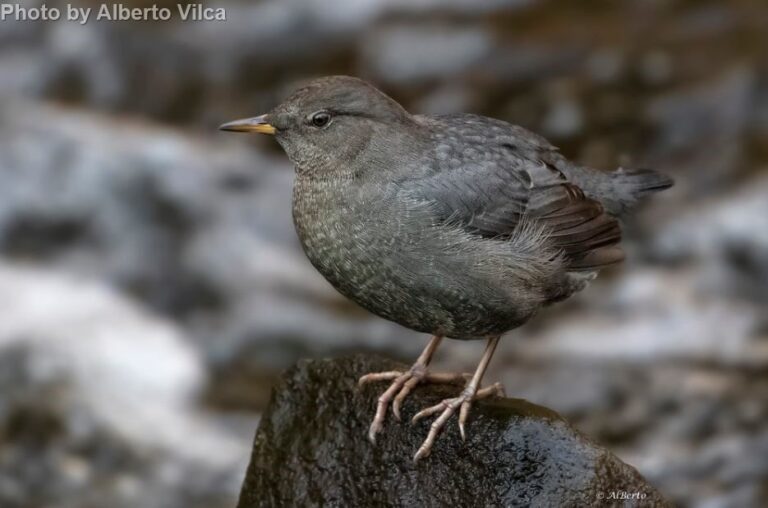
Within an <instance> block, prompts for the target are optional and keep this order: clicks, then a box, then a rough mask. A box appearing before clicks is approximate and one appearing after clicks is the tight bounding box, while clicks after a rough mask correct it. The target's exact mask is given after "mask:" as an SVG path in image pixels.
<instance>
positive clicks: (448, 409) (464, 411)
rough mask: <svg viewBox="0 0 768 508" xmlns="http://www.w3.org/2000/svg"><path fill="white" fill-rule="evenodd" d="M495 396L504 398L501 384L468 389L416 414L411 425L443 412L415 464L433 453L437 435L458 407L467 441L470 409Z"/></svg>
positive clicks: (430, 428) (433, 423)
mask: <svg viewBox="0 0 768 508" xmlns="http://www.w3.org/2000/svg"><path fill="white" fill-rule="evenodd" d="M493 395H496V396H499V397H503V396H504V388H503V387H502V386H501V383H494V384H493V385H491V386H488V387H486V388H482V389H480V390H477V389H472V388H471V387H467V388H466V389H465V390H464V391H463V392H461V394H460V395H459V396H458V397H454V398H452V399H444V400H442V401H440V402H439V403H437V404H435V405H434V406H431V407H428V408H426V409H423V410H421V411H419V412H418V413H416V414H415V415H414V417H413V418H412V419H411V423H415V422H417V421H419V420H421V419H422V418H425V417H427V416H431V415H433V414H435V413H438V412H440V411H441V410H442V413H441V414H440V416H438V417H437V418H436V419H435V421H433V422H432V425H430V426H429V434H427V438H426V439H425V440H424V442H423V443H422V444H421V446H420V447H419V449H418V450H417V451H416V454H415V455H414V456H413V460H414V462H417V461H418V460H419V459H422V458H424V457H426V456H428V455H429V453H430V452H431V451H432V445H434V443H435V439H437V435H438V434H439V433H440V431H441V430H442V429H443V427H445V423H446V422H447V421H448V419H449V418H450V417H451V415H453V413H455V412H456V408H457V407H460V409H459V433H460V434H461V439H462V441H466V438H467V434H466V422H467V417H468V416H469V409H470V408H471V407H472V402H474V401H476V400H480V399H484V398H487V397H491V396H493Z"/></svg>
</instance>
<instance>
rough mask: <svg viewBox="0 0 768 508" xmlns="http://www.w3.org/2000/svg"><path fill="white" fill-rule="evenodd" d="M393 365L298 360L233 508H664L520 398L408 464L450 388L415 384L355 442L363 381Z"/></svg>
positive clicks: (371, 390)
mask: <svg viewBox="0 0 768 508" xmlns="http://www.w3.org/2000/svg"><path fill="white" fill-rule="evenodd" d="M402 367H403V366H401V365H399V364H396V363H394V362H392V361H389V360H385V359H381V358H375V357H368V356H355V357H349V358H341V359H334V360H314V361H302V362H300V363H299V364H298V365H297V366H295V367H293V368H292V369H290V370H289V371H288V372H286V373H285V375H284V376H283V377H282V379H281V381H280V382H279V384H278V385H277V386H276V387H275V389H274V391H273V394H272V400H271V402H270V406H269V408H268V410H267V412H266V413H265V414H264V417H263V419H262V421H261V425H260V427H259V430H258V432H257V434H256V439H255V442H254V447H253V455H252V457H251V463H250V466H249V468H248V472H247V475H246V478H245V483H244V485H243V489H242V492H241V496H240V503H239V508H251V507H261V506H446V505H454V506H462V507H463V506H547V507H551V506H594V505H621V506H668V503H667V502H666V501H665V500H664V499H663V498H662V497H661V495H660V494H659V493H658V491H656V489H654V488H653V487H651V486H650V485H649V484H648V483H647V482H646V480H645V479H644V478H643V477H642V476H640V474H639V473H638V472H637V471H636V470H635V469H634V468H632V467H631V466H628V465H627V464H625V463H623V462H622V461H621V460H619V459H618V458H617V457H616V456H615V455H613V454H611V453H610V452H609V451H607V450H605V449H604V448H602V447H600V446H597V445H595V444H594V443H592V442H590V441H589V440H588V439H586V438H585V437H584V436H582V435H581V434H579V433H578V432H577V431H576V430H575V429H573V427H571V426H570V425H569V424H568V423H567V422H566V421H565V420H564V419H563V418H562V417H561V416H559V415H558V414H557V413H555V412H553V411H551V410H549V409H547V408H544V407H541V406H536V405H534V404H531V403H529V402H526V401H524V400H521V399H495V400H487V401H480V402H478V403H476V405H475V407H474V410H473V413H472V414H471V416H470V421H469V426H468V431H469V436H468V439H467V442H466V443H464V442H462V441H461V438H460V437H459V433H458V428H457V424H456V421H455V419H454V420H452V421H451V425H450V426H449V427H448V429H447V430H446V431H444V432H443V434H442V435H441V436H440V438H439V440H438V441H437V443H436V445H435V447H434V449H433V451H432V454H431V455H430V456H429V457H427V458H426V459H424V460H422V461H420V462H418V463H413V461H412V456H413V454H414V452H415V451H416V449H417V448H418V447H419V445H420V443H421V441H422V440H423V439H424V437H425V436H426V434H427V430H428V425H429V422H419V423H418V424H416V425H413V426H412V425H410V424H409V423H407V422H408V421H409V419H410V417H411V416H412V415H413V414H415V412H416V411H417V410H418V409H419V408H423V407H426V406H428V405H432V404H435V403H436V402H438V401H439V400H441V399H442V398H445V397H447V396H450V395H454V394H455V393H456V392H458V390H459V389H460V388H458V387H450V386H432V385H429V386H421V387H418V388H417V389H416V390H415V391H414V393H413V394H412V395H411V396H410V397H409V398H408V399H407V401H406V403H405V405H404V408H403V416H404V420H403V422H397V421H394V420H393V419H392V418H391V416H390V417H389V418H388V419H387V422H386V426H385V429H384V431H383V433H382V434H380V436H379V438H378V442H377V443H376V444H375V445H373V444H371V443H370V442H368V440H367V439H366V432H367V429H368V424H369V422H370V418H371V417H372V415H373V410H374V407H375V404H376V397H377V395H378V394H379V392H380V391H381V390H382V389H383V388H384V384H380V385H372V386H367V387H365V388H363V389H362V390H358V389H357V386H356V380H357V378H358V377H359V376H361V375H362V374H364V373H366V372H371V371H381V370H391V369H393V368H402Z"/></svg>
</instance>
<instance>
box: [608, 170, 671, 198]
mask: <svg viewBox="0 0 768 508" xmlns="http://www.w3.org/2000/svg"><path fill="white" fill-rule="evenodd" d="M611 175H612V176H613V181H614V182H615V184H616V185H618V186H620V187H622V188H624V189H625V190H626V192H628V193H629V194H631V195H632V196H634V198H635V199H641V198H643V197H645V196H648V195H650V194H653V193H654V192H659V191H663V190H664V189H669V188H670V187H672V185H674V183H675V182H674V180H672V178H670V177H668V176H667V175H665V174H662V173H659V172H658V171H654V170H652V169H632V170H627V169H623V168H619V169H618V170H617V171H615V172H613V173H611Z"/></svg>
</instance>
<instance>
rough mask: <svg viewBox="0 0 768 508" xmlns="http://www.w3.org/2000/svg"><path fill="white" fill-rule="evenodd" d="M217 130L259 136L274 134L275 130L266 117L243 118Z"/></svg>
mask: <svg viewBox="0 0 768 508" xmlns="http://www.w3.org/2000/svg"><path fill="white" fill-rule="evenodd" d="M219 130H222V131H230V132H258V133H259V134H274V133H275V132H276V131H277V129H275V127H274V126H272V125H270V124H269V122H268V121H267V115H261V116H256V117H253V118H244V119H242V120H235V121H234V122H229V123H225V124H224V125H222V126H221V127H219Z"/></svg>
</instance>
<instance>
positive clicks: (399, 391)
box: [358, 336, 469, 443]
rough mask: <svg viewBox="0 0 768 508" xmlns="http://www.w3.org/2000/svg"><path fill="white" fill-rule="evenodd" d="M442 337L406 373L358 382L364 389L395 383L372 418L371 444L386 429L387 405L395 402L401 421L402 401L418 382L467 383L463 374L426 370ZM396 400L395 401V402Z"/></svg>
mask: <svg viewBox="0 0 768 508" xmlns="http://www.w3.org/2000/svg"><path fill="white" fill-rule="evenodd" d="M442 339H443V338H442V337H439V336H434V337H432V339H431V340H430V341H429V344H427V347H426V348H424V351H422V353H421V355H419V358H418V359H417V360H416V363H414V364H413V366H412V367H411V368H410V369H409V370H407V371H405V372H403V371H399V370H393V371H389V372H377V373H374V374H366V375H365V376H363V377H361V378H360V380H359V381H358V386H363V385H364V384H366V383H370V382H373V381H390V380H392V384H390V385H389V388H387V390H386V391H385V392H384V393H382V394H381V396H379V400H378V403H377V405H376V416H374V417H373V422H371V426H370V428H369V429H368V439H370V440H371V442H372V443H375V442H376V434H378V433H379V432H381V429H382V428H384V417H385V416H386V414H387V406H388V405H389V403H390V402H392V413H393V414H394V415H395V418H396V419H397V420H400V407H401V406H402V404H403V401H404V400H405V398H406V397H407V396H408V394H409V393H411V391H412V390H413V388H414V387H415V386H416V385H417V384H419V383H448V384H460V383H462V382H464V381H465V379H466V378H467V377H469V375H468V374H467V375H464V374H450V373H437V374H435V373H431V372H428V371H427V366H428V365H429V362H430V360H431V359H432V355H433V354H434V352H435V350H436V349H437V346H438V345H439V344H440V341H441V340H442ZM393 399H394V401H393Z"/></svg>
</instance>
